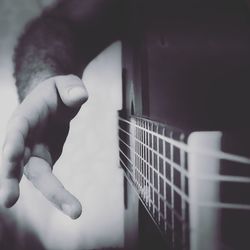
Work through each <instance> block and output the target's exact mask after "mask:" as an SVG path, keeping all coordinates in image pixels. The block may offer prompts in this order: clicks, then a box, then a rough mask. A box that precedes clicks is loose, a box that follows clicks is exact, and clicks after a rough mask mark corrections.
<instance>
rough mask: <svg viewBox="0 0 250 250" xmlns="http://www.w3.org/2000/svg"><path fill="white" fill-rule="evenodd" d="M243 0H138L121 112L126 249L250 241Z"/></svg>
mask: <svg viewBox="0 0 250 250" xmlns="http://www.w3.org/2000/svg"><path fill="white" fill-rule="evenodd" d="M236 2H237V1H228V2H227V3H225V1H217V2H213V1H212V2H211V1H210V2H207V3H206V2H205V1H199V2H195V1H191V3H190V2H189V3H187V1H186V3H184V2H181V5H180V2H178V1H177V3H176V2H175V3H167V2H166V1H165V2H164V1H156V2H155V3H152V2H150V1H145V2H141V1H136V2H134V3H133V4H132V5H131V19H130V22H131V23H130V24H129V25H128V35H127V38H126V39H125V41H124V42H123V110H121V111H120V114H119V141H120V165H121V167H122V168H123V169H124V176H125V181H124V183H125V184H124V187H125V206H126V212H125V246H126V247H127V248H128V249H159V250H160V249H183V250H184V249H185V250H186V249H191V250H201V249H202V250H205V249H209V250H211V249H213V250H216V249H250V238H249V233H248V232H250V151H249V148H250V147H249V146H250V145H249V144H250V143H249V136H250V126H249V125H250V119H249V118H250V116H249V107H250V98H249V92H248V91H247V89H248V85H249V82H250V69H249V66H250V33H249V24H250V23H249V14H248V9H247V8H246V6H244V5H240V3H239V2H238V3H236Z"/></svg>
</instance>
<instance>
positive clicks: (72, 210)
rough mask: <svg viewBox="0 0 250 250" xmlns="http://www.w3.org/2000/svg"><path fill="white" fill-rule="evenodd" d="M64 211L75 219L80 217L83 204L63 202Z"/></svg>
mask: <svg viewBox="0 0 250 250" xmlns="http://www.w3.org/2000/svg"><path fill="white" fill-rule="evenodd" d="M62 211H63V212H64V213H65V214H66V215H68V216H69V217H70V218H71V219H73V220H75V219H77V218H79V217H80V216H81V214H82V206H81V204H80V203H79V202H78V204H74V205H73V204H71V205H70V204H63V205H62Z"/></svg>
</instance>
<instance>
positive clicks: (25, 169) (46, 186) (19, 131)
mask: <svg viewBox="0 0 250 250" xmlns="http://www.w3.org/2000/svg"><path fill="white" fill-rule="evenodd" d="M87 99H88V94H87V90H86V88H85V87H84V85H83V82H82V81H81V79H80V78H78V77H77V76H74V75H68V76H56V77H53V78H49V79H47V80H46V81H44V82H42V83H40V84H39V85H38V86H37V87H36V88H35V89H34V90H32V91H31V92H30V93H29V94H28V95H27V97H26V98H25V99H24V101H23V102H22V103H21V104H20V105H19V107H18V108H17V109H16V111H15V112H14V114H13V116H12V118H11V119H10V121H9V124H8V127H7V135H6V140H5V144H4V146H3V153H2V159H1V168H0V203H1V204H3V205H4V206H6V207H11V206H13V205H14V204H15V202H16V201H17V199H18V197H19V182H20V180H21V177H22V175H23V173H24V175H25V176H26V177H27V178H28V179H29V180H30V181H31V182H32V183H33V185H34V186H35V187H36V188H37V189H38V190H39V191H40V192H41V193H42V194H43V195H44V196H45V197H46V198H47V199H48V200H49V201H51V202H52V203H53V205H55V206H56V207H57V208H58V209H60V210H62V211H63V212H64V213H65V214H67V215H68V216H70V217H71V218H73V219H76V218H78V217H79V216H80V215H81V212H82V207H81V204H80V202H79V201H78V200H77V199H76V198H75V197H74V196H73V195H72V194H70V193H69V192H68V191H67V190H66V189H65V188H64V187H63V185H62V184H61V182H60V181H59V180H58V179H57V178H56V177H55V176H54V175H53V174H52V168H53V164H54V163H55V162H56V160H57V159H58V158H59V157H60V155H61V152H62V148H63V144H64V142H65V140H66V137H67V135H68V131H69V122H70V120H71V119H72V118H73V117H74V116H75V115H76V114H77V112H78V111H79V109H80V107H81V105H82V104H83V103H84V102H86V101H87Z"/></svg>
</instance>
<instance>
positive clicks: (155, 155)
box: [119, 116, 250, 250]
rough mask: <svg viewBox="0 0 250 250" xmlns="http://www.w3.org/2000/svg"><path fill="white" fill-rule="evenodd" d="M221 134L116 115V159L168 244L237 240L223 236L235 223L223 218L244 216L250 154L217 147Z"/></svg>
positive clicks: (214, 245) (197, 245) (248, 205)
mask: <svg viewBox="0 0 250 250" xmlns="http://www.w3.org/2000/svg"><path fill="white" fill-rule="evenodd" d="M222 135H223V134H222V132H219V131H218V132H193V133H184V132H182V131H180V130H177V129H174V128H172V127H170V126H167V125H166V124H162V123H159V122H155V121H152V120H149V119H146V118H142V117H136V116H130V117H123V116H120V117H119V141H120V164H121V166H122V168H123V169H124V170H125V175H126V178H127V179H128V181H129V182H130V183H131V184H132V186H133V187H134V190H135V192H136V193H137V194H138V196H139V198H140V200H141V203H142V204H143V205H144V207H145V208H146V210H147V211H148V214H149V216H150V217H151V218H152V220H153V221H154V222H155V224H156V225H157V227H158V229H159V231H160V233H161V235H162V236H163V238H164V240H165V241H166V243H167V245H168V246H169V247H170V249H197V250H198V249H202V248H201V246H203V245H204V240H208V242H209V243H208V246H209V248H208V249H220V247H221V245H223V244H227V245H229V246H231V247H232V245H233V244H238V243H237V241H238V240H239V239H237V237H235V236H234V241H235V242H234V241H232V242H231V243H230V240H228V237H229V235H230V234H233V233H235V234H236V233H237V228H236V227H235V226H232V228H231V229H230V230H227V228H226V225H227V223H226V221H228V220H229V221H230V220H231V221H234V222H235V221H237V223H238V224H239V223H242V212H243V214H244V216H246V217H245V219H247V218H248V217H249V214H250V198H248V197H249V190H250V172H249V168H250V158H248V157H245V156H241V155H237V154H232V153H227V152H223V151H222V150H221V147H222V137H223V136H222ZM240 214H241V217H240V218H241V220H237V218H238V217H239V215H240ZM244 216H243V217H244ZM243 221H244V220H243ZM237 223H236V224H237ZM244 224H245V226H246V227H247V228H249V229H250V225H249V224H248V222H247V223H246V221H245V222H244ZM202 225H203V226H202ZM204 225H206V226H205V227H204ZM239 226H240V225H239ZM190 229H191V230H190ZM204 235H206V239H204ZM241 240H242V241H243V242H244V244H246V245H250V242H249V240H248V238H244V237H243V238H241ZM230 244H231V245H230Z"/></svg>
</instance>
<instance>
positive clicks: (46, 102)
mask: <svg viewBox="0 0 250 250" xmlns="http://www.w3.org/2000/svg"><path fill="white" fill-rule="evenodd" d="M121 10H122V11H123V10H124V8H123V7H122V5H121V2H120V1H118V0H115V1H114V0H84V1H82V0H72V1H67V0H65V1H60V2H59V3H58V4H57V5H55V6H54V7H53V8H51V9H49V10H46V11H45V12H44V13H43V14H42V16H41V17H39V18H38V19H36V20H34V21H33V22H32V23H31V24H29V26H28V27H27V28H26V31H25V32H24V34H23V35H22V36H21V38H20V41H19V43H18V46H17V48H16V52H15V58H14V60H15V77H16V86H17V90H18V94H19V100H20V105H19V106H18V107H17V109H16V111H15V112H14V114H13V115H12V118H11V119H10V121H9V124H8V128H7V134H6V139H5V143H4V146H3V154H2V155H3V157H2V159H1V166H0V204H2V205H3V206H5V207H11V206H13V205H14V204H15V202H16V201H17V200H18V197H19V182H20V180H21V178H22V175H23V174H24V175H25V176H26V177H27V178H28V179H29V180H30V181H31V182H32V184H33V185H34V186H35V187H36V188H37V189H38V190H39V191H40V192H41V193H42V194H43V195H44V196H45V197H46V198H47V199H48V200H49V201H50V202H52V204H53V205H54V206H55V207H57V208H58V209H60V210H61V211H62V212H64V213H65V214H66V215H68V216H70V217H71V218H72V219H76V218H78V217H79V216H80V215H81V212H82V207H81V204H80V202H79V201H78V200H77V199H76V198H75V197H74V196H73V195H72V194H71V193H69V192H68V191H67V190H66V189H65V188H64V187H63V185H62V183H61V182H60V181H59V180H58V179H57V178H56V177H55V176H54V175H53V173H52V169H53V165H54V163H55V162H56V161H57V159H58V158H59V157H60V155H61V152H62V148H63V144H64V142H65V140H66V137H67V135H68V131H69V123H70V121H71V119H72V118H73V117H74V116H75V115H76V114H77V113H78V111H79V109H80V107H81V105H82V104H84V103H85V102H86V101H87V99H88V93H87V90H86V88H85V86H84V84H83V82H82V80H81V79H80V78H79V76H80V74H81V72H82V71H83V69H84V68H85V67H86V65H87V64H88V63H89V62H90V61H91V60H92V59H93V58H94V57H95V56H96V55H97V54H98V53H99V52H100V51H102V50H103V49H104V48H105V47H106V46H107V45H109V44H110V43H111V42H113V41H115V40H117V39H119V38H120V34H119V32H120V31H121V30H122V20H123V14H122V13H121ZM118 30H119V32H118Z"/></svg>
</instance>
